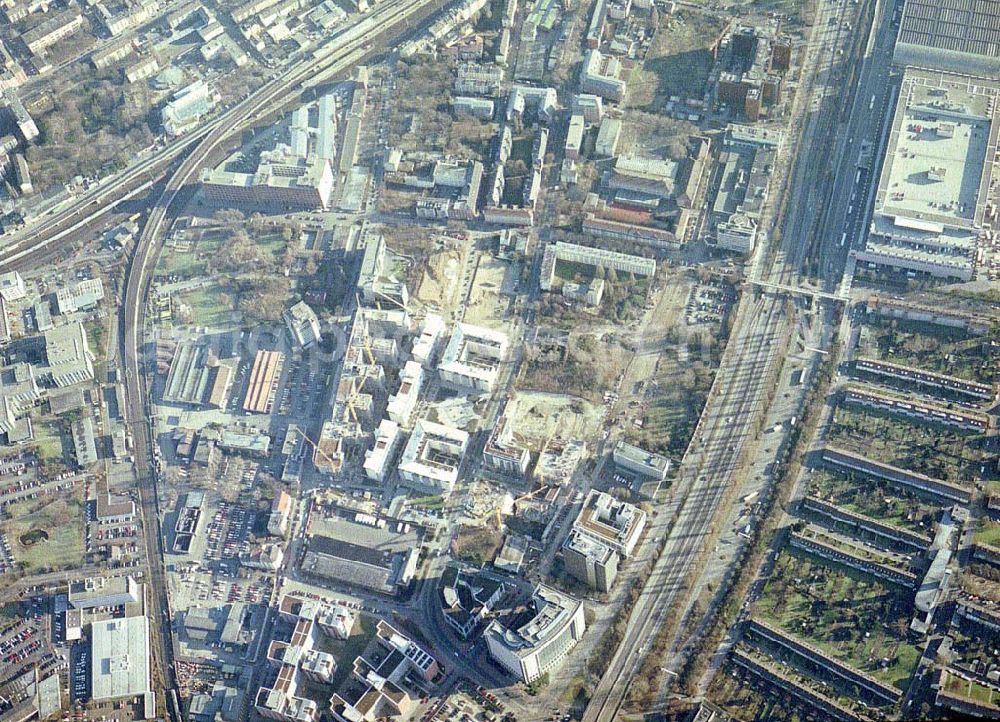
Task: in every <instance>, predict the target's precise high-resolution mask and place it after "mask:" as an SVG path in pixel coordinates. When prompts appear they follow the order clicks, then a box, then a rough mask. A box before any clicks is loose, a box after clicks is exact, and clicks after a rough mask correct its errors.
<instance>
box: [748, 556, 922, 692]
mask: <svg viewBox="0 0 1000 722" xmlns="http://www.w3.org/2000/svg"><path fill="white" fill-rule="evenodd" d="M910 607H911V603H910V599H909V597H908V595H907V594H906V593H905V592H904V591H902V590H898V589H895V588H893V587H891V586H889V585H883V584H881V583H879V582H877V581H876V580H874V579H872V578H871V577H867V576H865V575H862V574H858V573H854V572H852V571H851V570H843V569H839V568H833V567H828V566H826V565H824V564H821V563H819V562H817V561H815V560H813V559H810V558H806V557H805V556H802V555H799V554H798V553H795V552H792V551H791V550H786V551H784V552H782V554H781V555H780V556H779V558H778V561H777V563H776V565H775V570H774V573H773V575H772V577H771V580H770V581H769V582H768V583H767V586H766V587H765V590H764V594H763V595H762V597H761V600H760V602H759V603H758V604H757V607H756V609H755V611H754V614H755V615H757V616H758V617H760V618H762V619H765V620H766V621H769V622H771V623H772V624H775V625H777V626H779V627H781V628H782V629H783V630H784V631H786V632H787V633H789V634H792V635H794V636H796V637H798V638H800V639H803V640H805V641H808V642H809V643H811V644H814V645H815V646H817V647H819V648H820V649H822V650H823V651H824V652H826V653H827V654H829V655H830V656H832V657H834V658H835V659H837V660H839V661H841V662H843V663H844V664H846V665H848V666H850V667H852V668H854V669H858V670H861V671H864V672H867V673H868V674H870V675H872V676H873V677H875V678H877V679H879V680H881V681H882V682H885V683H886V684H891V685H893V686H895V687H896V688H897V689H899V690H906V688H907V686H908V685H909V680H910V677H911V676H912V675H913V670H914V669H916V666H917V662H918V661H919V659H920V650H919V649H917V648H916V647H914V646H912V645H910V644H908V643H907V641H906V640H907V633H908V628H909V622H910Z"/></svg>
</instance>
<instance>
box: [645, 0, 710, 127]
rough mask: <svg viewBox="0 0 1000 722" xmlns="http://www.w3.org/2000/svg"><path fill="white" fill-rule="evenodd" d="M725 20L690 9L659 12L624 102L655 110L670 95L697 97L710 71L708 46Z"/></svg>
mask: <svg viewBox="0 0 1000 722" xmlns="http://www.w3.org/2000/svg"><path fill="white" fill-rule="evenodd" d="M724 29H725V23H724V22H723V21H722V20H721V19H720V18H719V17H717V16H715V15H711V14H708V13H705V12H701V11H698V10H693V9H687V8H685V9H682V10H678V11H677V12H675V13H670V14H668V13H663V14H661V15H660V22H659V26H658V27H657V29H656V34H655V35H654V36H653V41H652V43H651V44H650V47H649V52H648V53H647V54H646V59H645V61H644V62H643V63H642V65H641V66H637V67H636V68H635V69H634V70H633V71H632V76H631V78H629V81H628V96H627V97H628V104H629V105H630V106H631V107H633V108H643V109H647V110H650V111H658V110H659V109H660V107H661V106H662V105H663V104H664V103H665V102H666V101H667V100H668V99H669V97H670V96H671V95H677V96H680V98H681V99H687V98H697V99H701V97H702V95H703V94H704V92H705V90H706V86H707V83H708V75H709V72H710V71H711V70H712V63H713V62H714V61H713V58H712V46H713V45H714V44H715V42H716V41H717V40H718V38H719V36H720V35H721V34H722V31H723V30H724Z"/></svg>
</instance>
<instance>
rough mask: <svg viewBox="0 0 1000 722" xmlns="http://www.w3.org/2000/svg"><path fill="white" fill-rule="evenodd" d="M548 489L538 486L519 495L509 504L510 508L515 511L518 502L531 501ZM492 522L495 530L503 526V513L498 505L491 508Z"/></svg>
mask: <svg viewBox="0 0 1000 722" xmlns="http://www.w3.org/2000/svg"><path fill="white" fill-rule="evenodd" d="M550 488H551V487H548V486H540V487H538V488H537V489H535V490H534V491H529V492H528V493H526V494H521V496H519V497H517V498H516V499H514V501H513V502H511V506H512V507H513V508H514V509H515V510H516V508H517V505H518V503H519V502H522V501H525V500H527V499H531V498H533V497H535V496H537V495H538V494H540V493H542V492H543V491H548V490H549V489H550ZM493 521H494V524H495V525H496V528H497V529H500V527H501V526H502V525H503V511H502V510H501V508H500V505H499V504H498V505H497V506H495V507H493Z"/></svg>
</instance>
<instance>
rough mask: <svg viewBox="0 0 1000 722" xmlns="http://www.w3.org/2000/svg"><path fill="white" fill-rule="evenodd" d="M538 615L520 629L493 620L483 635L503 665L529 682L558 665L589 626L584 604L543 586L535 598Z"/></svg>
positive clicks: (533, 601) (533, 598)
mask: <svg viewBox="0 0 1000 722" xmlns="http://www.w3.org/2000/svg"><path fill="white" fill-rule="evenodd" d="M532 604H533V606H534V611H535V616H534V617H532V618H531V619H530V620H529V621H528V622H526V623H525V624H523V625H521V626H520V627H519V628H517V629H508V628H506V627H504V626H503V625H502V624H501V623H500V621H499V620H493V622H491V623H490V625H489V626H488V627H487V628H486V631H485V633H484V635H483V636H485V638H486V647H487V650H488V651H489V653H490V656H491V657H493V659H494V660H496V661H497V662H498V663H499V664H500V665H502V666H503V667H504V668H505V669H507V670H508V671H509V672H510V673H511V674H513V675H514V676H515V677H517V678H518V679H520V680H521V681H523V682H525V683H531V682H533V681H535V680H536V679H538V678H539V677H541V676H542V675H543V674H545V673H547V672H549V671H551V670H553V669H555V668H556V667H558V666H559V665H560V664H561V663H562V661H563V660H564V659H565V658H566V655H567V654H568V653H569V651H570V650H571V649H572V648H573V647H574V646H575V645H576V643H577V642H578V641H579V640H580V638H581V637H582V636H583V633H584V631H585V630H586V628H587V623H586V620H585V619H584V611H583V604H582V603H581V602H580V601H579V600H577V599H573V598H572V597H569V596H566V595H564V594H561V593H560V592H557V591H556V590H555V589H551V588H548V587H544V586H542V585H539V586H538V587H537V588H536V589H535V592H534V595H533V597H532Z"/></svg>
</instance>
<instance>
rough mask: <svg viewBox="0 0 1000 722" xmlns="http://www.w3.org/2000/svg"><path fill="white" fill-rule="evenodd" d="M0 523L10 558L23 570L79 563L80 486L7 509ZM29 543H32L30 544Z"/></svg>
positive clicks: (81, 489)
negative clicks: (23, 567) (63, 493)
mask: <svg viewBox="0 0 1000 722" xmlns="http://www.w3.org/2000/svg"><path fill="white" fill-rule="evenodd" d="M6 513H7V514H8V515H9V516H10V519H8V520H5V521H3V522H0V531H3V533H5V534H6V535H7V540H8V541H9V542H10V548H11V552H12V554H13V556H14V558H15V559H16V560H17V561H19V562H21V563H22V564H24V566H25V568H26V569H27V570H29V571H30V570H39V569H42V568H46V567H48V568H52V569H63V568H68V567H77V566H80V564H82V563H83V554H84V546H83V534H84V508H83V487H82V486H81V487H78V488H76V489H74V490H73V491H72V492H68V493H67V496H45V497H42V498H40V499H32V500H29V501H27V502H21V503H19V504H15V505H13V506H10V507H8V508H7V510H6ZM32 542H33V543H32Z"/></svg>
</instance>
